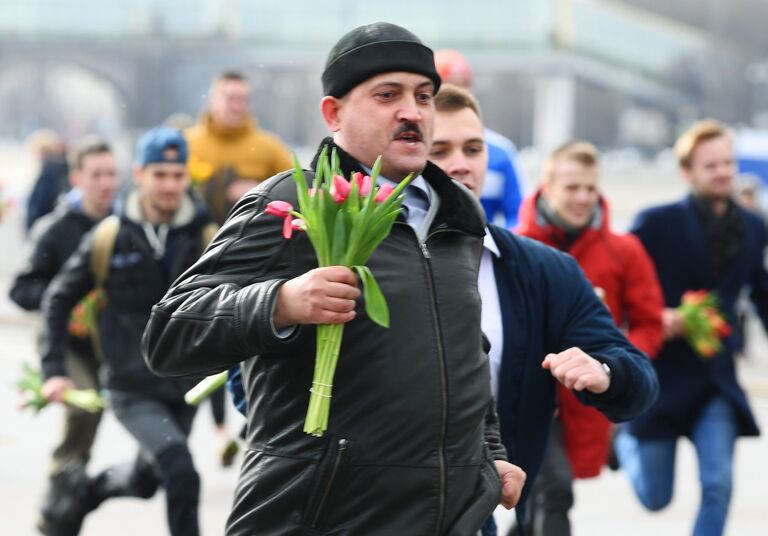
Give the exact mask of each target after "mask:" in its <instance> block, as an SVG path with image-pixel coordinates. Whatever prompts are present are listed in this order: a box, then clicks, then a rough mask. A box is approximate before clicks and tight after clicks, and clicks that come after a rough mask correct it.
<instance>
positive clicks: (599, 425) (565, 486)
mask: <svg viewBox="0 0 768 536" xmlns="http://www.w3.org/2000/svg"><path fill="white" fill-rule="evenodd" d="M598 160H599V155H598V151H597V149H596V148H595V147H594V146H593V145H592V144H590V143H586V142H583V141H574V142H570V143H567V144H566V145H563V146H562V147H560V148H558V149H556V150H555V151H554V152H552V154H551V155H550V156H549V157H548V159H547V160H546V162H545V163H544V168H543V173H542V178H541V186H540V188H539V189H538V191H536V192H535V193H534V194H533V195H532V196H531V197H529V198H528V199H526V200H525V201H524V202H523V205H522V206H521V209H520V218H519V221H520V224H519V227H518V228H517V229H516V231H517V232H518V233H519V234H522V235H524V236H528V237H530V238H534V239H536V240H539V241H541V242H544V243H545V244H548V245H550V246H553V247H556V248H558V249H560V250H562V251H565V252H567V253H569V254H571V255H572V256H573V257H575V259H576V261H577V262H578V263H579V265H580V266H581V268H582V269H583V270H584V272H585V274H586V276H587V279H589V281H590V282H591V283H592V285H593V286H594V288H595V292H596V293H597V294H598V295H599V296H600V297H601V298H602V299H603V301H604V302H605V304H606V306H607V307H608V309H609V310H610V312H611V315H612V316H613V319H614V321H615V322H616V325H617V326H619V327H621V328H623V329H625V330H626V331H627V336H628V338H629V340H630V342H631V343H632V344H634V345H635V346H636V347H637V348H638V349H640V350H641V351H643V352H645V353H646V354H648V355H649V356H651V357H653V356H654V355H655V354H656V352H657V351H658V350H659V348H660V347H661V344H662V329H661V313H662V309H663V301H662V295H661V290H660V287H659V282H658V279H657V277H656V271H655V268H654V266H653V263H652V262H651V260H650V258H649V257H648V254H647V253H646V252H645V250H644V249H643V246H642V245H641V244H640V241H639V240H638V239H637V238H635V237H634V236H633V235H619V234H616V233H614V232H612V231H611V229H610V226H609V220H608V204H607V202H606V200H605V198H603V197H602V196H601V195H600V191H599V187H598V177H599V172H598ZM558 406H559V410H558V415H557V417H556V418H555V420H554V422H553V429H552V434H551V435H550V440H549V445H548V447H547V454H546V457H545V460H544V464H543V466H542V468H541V472H540V473H539V477H538V480H537V482H536V485H535V487H534V491H533V492H532V498H531V501H530V507H529V508H530V510H529V516H528V518H527V522H526V524H527V525H529V527H528V528H529V529H530V533H531V534H533V535H536V536H538V535H540V534H545V535H547V536H560V535H568V534H570V522H569V520H568V510H569V509H570V508H571V506H572V505H573V489H572V484H573V479H574V478H589V477H594V476H597V475H598V474H599V473H600V470H601V468H602V466H603V465H604V464H605V462H606V460H607V458H608V453H609V450H610V436H611V424H610V422H609V421H608V419H606V418H605V417H604V416H603V415H602V414H601V413H600V412H599V411H597V410H596V409H595V408H591V407H587V406H584V405H582V404H581V403H580V402H579V401H578V400H577V399H576V397H575V396H574V395H573V393H572V392H570V391H569V390H568V389H565V388H564V387H563V386H562V385H560V386H558Z"/></svg>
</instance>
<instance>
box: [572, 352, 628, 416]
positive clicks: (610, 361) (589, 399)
mask: <svg viewBox="0 0 768 536" xmlns="http://www.w3.org/2000/svg"><path fill="white" fill-rule="evenodd" d="M596 359H597V360H598V361H599V362H600V363H605V364H606V365H608V367H609V368H610V369H611V382H610V384H609V385H608V390H607V391H605V392H604V393H600V394H596V393H591V392H589V391H582V392H581V393H578V392H577V393H576V396H577V397H578V398H580V399H581V401H582V402H584V403H585V404H589V405H591V406H595V405H602V404H606V403H610V402H613V401H615V400H620V399H621V398H622V397H624V396H626V389H627V387H628V386H627V370H626V368H625V366H624V363H622V360H621V359H618V358H616V357H614V356H600V357H599V358H596Z"/></svg>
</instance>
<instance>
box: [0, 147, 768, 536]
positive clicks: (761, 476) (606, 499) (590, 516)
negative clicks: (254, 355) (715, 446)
mask: <svg viewBox="0 0 768 536" xmlns="http://www.w3.org/2000/svg"><path fill="white" fill-rule="evenodd" d="M7 161H8V153H7V152H5V153H4V152H3V148H2V146H0V162H7ZM3 169H5V171H6V172H7V170H8V166H5V167H4V168H3ZM24 169H25V170H27V169H28V168H24ZM6 180H7V179H6ZM605 187H606V190H607V191H608V194H609V196H611V198H612V200H613V201H614V207H615V210H614V213H615V215H616V220H617V224H618V226H620V227H621V226H625V225H626V222H628V221H629V220H630V219H631V215H632V214H633V213H634V211H636V210H637V209H638V208H640V207H642V206H645V205H648V204H650V203H655V202H658V201H661V200H663V199H670V198H674V197H675V196H677V195H679V194H680V193H681V192H682V191H683V190H682V184H680V181H679V179H677V178H676V177H674V175H673V174H671V173H669V172H667V173H656V172H652V173H649V172H648V171H645V172H642V171H637V170H629V171H626V172H621V173H616V174H615V175H613V176H612V177H610V178H609V179H607V180H606V181H605ZM16 188H17V189H21V186H19V185H18V184H16ZM21 237H22V233H21V230H20V215H19V213H18V212H16V213H15V214H12V215H11V217H10V218H9V219H7V220H6V221H4V222H2V223H0V255H2V257H0V259H1V260H0V341H2V344H0V386H1V388H0V408H1V409H0V415H2V421H1V422H2V423H3V426H2V427H1V428H0V505H2V509H1V510H0V511H1V512H2V513H3V515H2V520H1V521H0V523H1V524H2V525H1V526H2V528H0V534H2V535H9V536H27V535H33V534H36V532H35V531H34V530H33V523H34V519H35V516H36V512H37V508H38V505H39V501H40V498H41V496H42V494H43V491H44V487H45V474H46V464H47V462H48V456H49V454H50V451H51V449H52V447H53V445H54V444H55V442H56V438H57V436H58V434H59V431H60V430H59V428H60V425H61V421H62V411H61V408H60V407H51V408H48V409H46V410H45V411H43V412H42V413H40V414H39V415H37V416H33V415H31V414H30V413H28V412H24V413H21V412H19V411H17V410H16V409H15V407H16V404H17V394H16V392H15V390H14V389H13V388H12V384H13V382H14V381H15V380H16V379H17V377H18V374H19V371H20V367H21V363H22V362H24V361H27V362H31V363H35V362H36V360H37V355H36V352H35V347H34V343H33V341H34V331H35V323H36V318H35V316H34V315H28V314H24V313H22V312H20V311H19V310H18V309H17V308H16V307H15V306H14V305H13V304H12V303H10V301H9V300H8V299H7V297H6V296H7V287H8V284H9V282H10V276H11V274H12V273H13V272H14V270H16V269H17V267H18V265H19V263H20V262H21V258H22V254H21V252H22V251H23V240H22V238H21ZM750 341H751V343H750V346H749V349H748V352H747V358H746V359H744V360H742V362H741V366H740V373H741V376H742V377H743V379H744V382H745V384H746V385H747V386H748V391H749V393H750V397H751V399H752V402H753V407H754V409H755V411H756V413H757V416H758V419H759V421H760V424H761V426H762V429H763V430H768V340H767V339H766V337H765V335H764V334H763V333H762V332H761V330H760V329H759V328H758V327H757V326H756V325H755V324H754V323H753V324H751V325H750ZM241 423H242V419H241V418H240V417H239V415H237V414H236V413H235V411H234V410H232V409H231V408H229V413H228V426H229V428H230V429H231V431H232V433H233V434H234V433H236V432H237V431H238V429H239V427H240V426H241ZM191 444H192V450H193V454H194V457H195V462H196V465H197V468H198V470H199V472H200V474H201V475H202V483H203V495H202V502H201V504H202V507H201V521H202V527H203V533H204V534H205V535H209V536H210V535H217V534H223V527H224V523H225V520H226V517H227V513H228V510H229V506H230V503H231V498H232V493H233V490H234V487H235V484H236V477H237V469H236V468H229V469H222V468H220V467H219V466H218V465H217V463H216V458H215V447H216V445H215V443H214V441H213V425H212V419H211V416H210V410H209V408H208V407H207V406H204V407H203V408H201V411H200V413H199V415H198V417H197V420H196V423H195V427H194V430H193V435H192V439H191ZM135 449H136V447H135V443H134V441H133V440H132V439H131V438H130V436H128V435H127V433H126V432H125V431H124V430H123V429H122V428H121V427H120V425H119V424H118V423H117V422H116V420H115V419H114V417H113V416H112V415H111V414H110V413H109V412H107V414H106V416H105V419H104V421H103V424H102V427H101V429H100V431H99V435H98V438H97V442H96V446H95V448H94V457H93V460H92V461H91V464H90V468H91V470H92V471H97V470H99V469H101V468H104V467H106V466H109V465H111V464H112V463H115V462H119V461H123V460H127V459H129V458H131V457H132V456H133V455H134V454H135ZM766 454H768V440H767V439H765V437H761V438H758V439H745V440H741V441H739V444H738V447H737V454H736V466H735V493H734V497H733V502H732V508H731V514H730V521H729V525H728V528H727V534H730V535H735V536H758V535H760V536H765V535H766V534H768V505H766V497H768V495H767V494H766V482H768V461H767V460H766ZM698 501H699V489H698V483H697V467H696V464H695V457H694V455H693V450H692V448H691V447H690V445H689V444H688V443H687V442H686V441H681V444H680V449H679V455H678V466H677V471H676V484H675V496H674V499H673V502H672V504H671V505H670V506H669V507H668V508H667V509H665V510H664V511H662V512H659V513H654V514H651V513H648V512H645V511H644V510H643V509H642V508H641V507H640V505H639V503H638V502H637V500H636V499H635V498H634V496H633V494H632V491H631V489H630V487H629V485H628V483H627V482H626V479H625V478H624V475H623V474H622V473H621V472H618V473H612V472H610V471H604V472H603V474H602V475H601V476H600V477H598V478H596V479H591V480H587V481H580V482H578V483H577V485H576V507H575V508H574V510H573V514H572V519H573V526H574V532H573V533H574V535H575V536H587V535H589V536H602V535H614V534H621V535H626V536H634V535H638V536H639V535H647V534H655V535H658V536H667V535H669V536H674V535H685V534H690V529H691V526H692V523H693V518H694V516H695V513H696V510H697V504H698ZM81 534H82V535H83V536H104V535H113V536H134V535H136V534H147V535H162V534H167V529H166V524H165V506H164V502H163V496H162V492H161V493H159V494H158V495H156V496H155V497H154V498H153V499H151V500H149V501H141V500H137V499H116V500H111V501H109V502H107V503H106V504H104V505H103V506H102V507H101V508H99V509H98V510H97V511H96V512H94V513H93V514H91V515H90V516H89V517H88V518H87V520H86V523H85V526H84V528H83V531H82V533H81Z"/></svg>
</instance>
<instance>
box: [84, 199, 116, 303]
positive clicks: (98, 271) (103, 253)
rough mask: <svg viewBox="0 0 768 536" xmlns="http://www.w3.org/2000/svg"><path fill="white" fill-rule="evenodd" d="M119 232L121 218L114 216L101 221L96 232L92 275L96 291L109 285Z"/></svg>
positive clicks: (92, 254)
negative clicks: (113, 253) (111, 264)
mask: <svg viewBox="0 0 768 536" xmlns="http://www.w3.org/2000/svg"><path fill="white" fill-rule="evenodd" d="M119 230H120V217H119V216H117V215H116V214H112V215H111V216H107V217H106V218H104V219H103V220H101V221H100V222H99V223H98V225H97V226H96V230H95V231H94V234H93V251H92V252H91V273H92V274H93V280H94V283H95V285H94V286H95V288H96V289H103V288H104V285H106V283H107V278H109V266H110V261H111V259H112V252H113V251H114V250H115V239H116V238H117V233H118V231H119Z"/></svg>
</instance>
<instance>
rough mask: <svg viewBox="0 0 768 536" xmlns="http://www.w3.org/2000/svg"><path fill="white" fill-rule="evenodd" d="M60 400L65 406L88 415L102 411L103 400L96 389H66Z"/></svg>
mask: <svg viewBox="0 0 768 536" xmlns="http://www.w3.org/2000/svg"><path fill="white" fill-rule="evenodd" d="M62 398H63V400H64V402H65V403H66V404H68V405H70V406H72V407H75V408H78V409H82V410H83V411H87V412H88V413H98V412H100V411H101V410H102V409H104V400H103V399H102V398H101V397H100V396H99V393H97V392H96V389H67V390H66V391H64V394H63V395H62Z"/></svg>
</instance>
